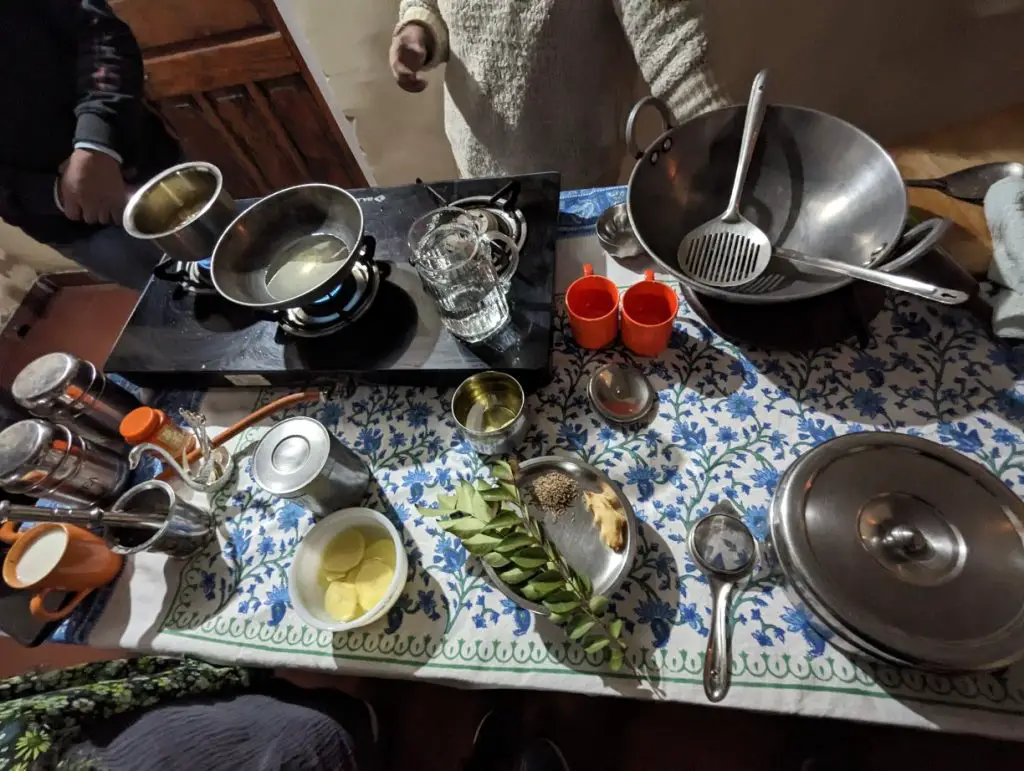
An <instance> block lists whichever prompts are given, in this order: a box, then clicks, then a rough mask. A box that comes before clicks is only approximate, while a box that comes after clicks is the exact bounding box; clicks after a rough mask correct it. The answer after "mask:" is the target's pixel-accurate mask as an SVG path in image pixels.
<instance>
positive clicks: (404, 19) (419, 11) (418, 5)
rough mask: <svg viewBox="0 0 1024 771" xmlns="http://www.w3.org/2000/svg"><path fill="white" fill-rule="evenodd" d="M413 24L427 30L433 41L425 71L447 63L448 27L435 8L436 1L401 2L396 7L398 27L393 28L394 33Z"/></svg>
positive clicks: (405, 0) (407, 0) (413, 0)
mask: <svg viewBox="0 0 1024 771" xmlns="http://www.w3.org/2000/svg"><path fill="white" fill-rule="evenodd" d="M413 22H416V23H418V24H422V25H423V26H424V27H426V28H427V29H429V30H430V34H431V37H433V39H434V47H433V49H432V50H431V51H430V58H429V59H428V60H427V64H426V69H428V70H429V69H431V68H432V67H436V66H437V65H439V64H441V63H442V62H446V61H448V25H447V24H445V23H444V18H443V17H442V16H441V11H440V10H439V9H438V7H437V0H402V2H401V4H400V5H399V6H398V26H397V27H395V33H396V34H397V33H398V31H399V30H400V29H402V27H404V26H405V25H406V24H411V23H413Z"/></svg>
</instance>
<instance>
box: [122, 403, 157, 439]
mask: <svg viewBox="0 0 1024 771" xmlns="http://www.w3.org/2000/svg"><path fill="white" fill-rule="evenodd" d="M162 418H163V413H162V412H160V410H156V409H153V408H152V407H136V408H135V409H134V410H132V411H131V412H129V413H128V414H127V415H125V416H124V417H123V418H122V419H121V436H123V437H124V440H125V441H126V442H128V444H140V443H142V442H144V441H146V440H147V439H149V438H150V437H151V436H152V435H153V433H154V432H155V431H156V430H157V429H158V428H160V424H161V423H163V420H162Z"/></svg>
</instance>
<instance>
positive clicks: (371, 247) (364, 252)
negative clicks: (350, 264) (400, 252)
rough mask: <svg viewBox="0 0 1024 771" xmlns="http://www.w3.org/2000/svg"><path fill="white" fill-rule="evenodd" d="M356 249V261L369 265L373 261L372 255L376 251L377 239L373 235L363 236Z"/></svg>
mask: <svg viewBox="0 0 1024 771" xmlns="http://www.w3.org/2000/svg"><path fill="white" fill-rule="evenodd" d="M356 251H357V253H356V262H365V263H366V264H367V265H369V264H370V263H371V262H373V255H374V254H376V253H377V239H376V238H374V237H373V236H363V238H362V240H361V241H360V242H359V249H357V250H356Z"/></svg>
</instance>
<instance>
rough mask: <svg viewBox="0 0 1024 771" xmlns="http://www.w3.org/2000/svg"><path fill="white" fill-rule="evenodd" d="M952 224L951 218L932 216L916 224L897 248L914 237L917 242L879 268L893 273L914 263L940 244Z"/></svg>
mask: <svg viewBox="0 0 1024 771" xmlns="http://www.w3.org/2000/svg"><path fill="white" fill-rule="evenodd" d="M951 224H952V222H950V220H948V219H945V218H943V217H932V218H931V219H927V220H925V221H924V222H921V223H919V224H917V225H915V226H914V227H912V228H911V229H910V230H908V231H907V232H906V233H904V234H903V235H902V236H901V237H900V240H899V243H898V244H896V249H899V248H900V247H901V246H902V245H903V244H904V243H906V242H908V241H909V242H911V243H912V242H913V241H914V239H918V241H917V243H916V244H914V245H913V246H911V247H910V248H909V249H908V250H907V251H906V252H905V253H904V254H901V255H900V256H899V257H896V258H895V259H892V260H889V261H888V262H885V263H883V264H882V265H879V266H878V269H879V270H884V271H885V272H886V273H893V272H895V271H898V270H903V268H907V267H909V266H910V265H913V264H914V263H915V262H917V261H918V260H919V259H921V257H923V256H924V255H925V254H926V253H928V252H930V251H931V250H932V249H934V248H935V247H936V246H938V244H939V241H941V240H942V237H943V236H944V235H946V231H947V230H949V226H950V225H951Z"/></svg>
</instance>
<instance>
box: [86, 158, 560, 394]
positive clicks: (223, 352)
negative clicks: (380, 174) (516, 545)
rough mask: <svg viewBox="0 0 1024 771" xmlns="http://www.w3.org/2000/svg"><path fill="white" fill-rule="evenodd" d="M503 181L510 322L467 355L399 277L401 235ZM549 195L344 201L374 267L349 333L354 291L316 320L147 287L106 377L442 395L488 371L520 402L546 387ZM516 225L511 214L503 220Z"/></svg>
mask: <svg viewBox="0 0 1024 771" xmlns="http://www.w3.org/2000/svg"><path fill="white" fill-rule="evenodd" d="M512 179H514V180H516V181H518V183H519V184H518V196H517V198H516V200H515V204H516V208H517V210H518V212H521V218H520V219H521V222H522V223H525V225H526V227H525V241H524V244H523V247H522V250H521V256H520V264H519V269H518V271H517V273H516V275H515V278H514V279H513V280H512V286H511V289H510V290H509V295H508V299H509V306H510V308H511V314H512V321H511V324H510V325H509V326H508V327H507V328H506V329H504V330H502V331H501V332H499V333H498V334H496V335H495V336H494V337H493V338H491V339H489V340H487V341H485V342H483V343H480V344H477V345H473V346H469V345H466V344H465V343H462V342H460V341H459V340H457V339H455V338H454V337H452V336H451V335H450V334H449V333H448V332H447V330H445V329H444V327H443V326H442V325H441V321H440V319H439V317H438V315H437V311H436V309H435V307H434V303H433V300H431V299H430V298H429V296H428V295H426V293H425V292H424V291H423V288H422V286H421V285H420V280H419V277H418V276H417V275H416V271H415V269H413V267H412V266H411V265H409V249H408V247H407V245H406V233H407V232H408V230H409V226H410V225H411V224H412V223H413V221H414V220H415V219H416V218H417V217H419V216H420V215H422V214H425V213H426V212H428V211H431V210H433V209H436V208H437V207H438V206H440V205H441V203H440V201H439V198H443V199H444V200H445V201H446V202H456V201H460V200H465V199H467V198H470V199H475V200H476V199H478V197H479V198H482V200H484V201H486V200H487V199H488V198H490V197H491V196H494V195H495V194H498V193H502V191H503V190H506V189H507V186H508V183H509V182H510V181H512ZM559 190H560V179H559V175H558V174H555V173H550V174H531V175H526V176H522V177H515V178H503V179H468V180H458V181H454V182H438V183H431V184H430V186H429V187H428V186H426V185H420V184H417V185H408V186H403V187H392V188H367V189H363V190H351V191H349V192H351V193H352V194H353V195H354V196H355V197H356V199H357V200H358V201H359V203H360V205H361V206H362V208H363V214H364V217H365V223H366V224H365V231H366V233H367V234H369V235H371V236H373V237H374V238H375V239H376V257H375V260H374V262H375V264H376V265H377V266H378V267H379V275H378V276H376V277H373V276H368V277H365V279H364V283H366V282H369V283H370V285H371V286H372V282H373V281H374V279H375V278H376V280H378V282H379V285H377V286H376V287H375V290H376V294H375V296H373V297H372V302H370V303H368V304H366V306H365V307H361V308H360V310H359V312H358V313H357V314H355V316H354V318H355V320H354V321H352V322H351V323H344V324H339V323H337V322H336V319H337V317H338V314H345V313H347V312H349V310H348V306H346V305H345V303H348V302H349V298H351V297H352V296H353V292H355V293H359V292H362V291H365V290H362V289H357V288H350V289H347V288H345V287H342V294H343V295H344V296H343V297H341V299H340V301H338V302H333V301H332V302H328V303H326V304H325V308H326V310H324V311H318V310H317V309H316V308H315V307H311V308H305V309H296V310H293V311H289V312H287V315H285V314H284V313H281V314H278V315H277V316H274V315H271V314H269V313H266V312H259V311H253V310H250V309H247V308H244V307H242V306H239V305H235V304H233V303H231V302H229V301H227V300H225V299H224V298H222V297H221V296H220V295H218V294H216V293H210V292H203V291H195V288H194V287H189V286H188V284H189V282H188V281H187V280H171V279H169V278H160V277H154V278H153V279H152V280H151V281H150V283H149V285H148V286H147V287H146V290H145V291H144V292H143V294H142V297H141V298H140V300H139V303H138V305H137V306H136V308H135V311H134V312H133V313H132V316H131V318H130V319H129V320H128V323H127V325H126V326H125V328H124V330H123V331H122V332H121V336H120V338H119V339H118V341H117V344H116V345H115V346H114V350H113V352H112V353H111V354H110V358H109V359H108V361H107V365H106V369H107V371H109V372H116V373H118V374H120V375H122V376H124V377H126V378H128V379H129V380H131V381H133V382H135V383H138V384H139V385H141V386H148V387H164V388H206V387H215V386H259V385H277V386H308V385H320V384H329V383H332V382H334V381H336V380H337V379H338V378H339V377H343V376H347V375H358V376H359V377H360V378H361V379H363V380H365V381H367V382H378V383H401V384H407V385H436V386H449V385H455V384H457V383H459V382H460V381H461V380H462V379H464V378H465V377H468V376H469V375H470V374H472V373H473V372H478V371H481V370H484V369H497V370H501V371H503V372H508V373H509V374H511V375H513V376H515V377H516V378H518V379H519V380H520V381H521V382H522V383H523V385H524V387H526V388H528V389H531V390H532V389H534V388H537V387H539V386H541V385H543V384H544V383H546V382H548V380H550V377H551V369H550V366H551V365H550V359H551V340H552V313H553V298H554V272H555V271H554V265H555V238H556V231H557V223H558V195H559ZM518 216H519V215H518V214H517V213H516V212H515V211H511V212H509V213H507V215H506V219H509V220H510V221H511V220H513V219H515V218H516V217H518ZM179 278H181V277H180V275H179ZM338 305H341V306H344V307H336V306H338ZM328 306H329V307H328ZM320 323H322V324H323V329H325V330H328V331H329V332H330V330H332V329H335V328H337V327H339V326H340V327H341V328H340V329H337V331H333V332H330V333H329V334H326V335H321V336H309V335H310V334H316V332H315V331H314V332H310V328H311V327H315V326H316V324H320ZM288 329H291V330H292V331H291V332H289V331H286V330H288Z"/></svg>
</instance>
